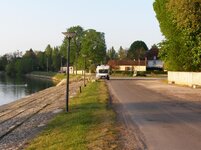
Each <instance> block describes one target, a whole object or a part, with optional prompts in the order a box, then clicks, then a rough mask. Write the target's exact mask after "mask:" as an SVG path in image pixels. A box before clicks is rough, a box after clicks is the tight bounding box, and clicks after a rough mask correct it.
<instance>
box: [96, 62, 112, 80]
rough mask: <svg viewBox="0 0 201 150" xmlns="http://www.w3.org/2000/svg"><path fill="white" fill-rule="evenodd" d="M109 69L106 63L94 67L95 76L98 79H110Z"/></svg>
mask: <svg viewBox="0 0 201 150" xmlns="http://www.w3.org/2000/svg"><path fill="white" fill-rule="evenodd" d="M109 70H110V66H108V65H100V66H97V67H96V78H98V79H102V78H104V79H107V80H109V79H110V76H109Z"/></svg>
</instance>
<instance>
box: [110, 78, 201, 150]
mask: <svg viewBox="0 0 201 150" xmlns="http://www.w3.org/2000/svg"><path fill="white" fill-rule="evenodd" d="M107 83H108V86H109V89H110V91H111V93H112V95H113V96H114V97H116V99H118V101H119V105H121V106H123V107H121V110H120V111H121V112H122V113H123V116H124V122H126V123H127V124H128V126H133V129H136V125H137V128H138V130H139V132H138V133H136V134H138V136H139V137H140V139H141V140H142V142H143V144H144V149H149V150H201V109H200V108H201V103H200V102H199V101H198V102H196V103H195V102H193V101H191V100H188V99H186V100H185V101H184V100H179V98H177V97H176V96H171V94H169V93H168V88H170V89H169V90H172V91H174V88H175V91H176V90H178V87H176V86H170V87H168V88H167V89H166V90H164V91H163V92H162V93H161V92H160V84H161V87H162V86H163V87H166V86H168V85H165V83H164V82H161V83H160V82H159V81H157V82H156V84H158V85H157V87H158V91H156V89H150V88H147V87H146V85H147V86H148V85H149V86H151V85H153V84H155V81H151V80H150V81H149V80H143V79H141V81H140V84H139V81H138V80H110V81H108V82H107ZM182 89H183V90H184V91H183V92H185V90H186V91H189V90H188V87H186V88H184V87H181V89H179V90H178V91H179V92H180V95H181V94H182ZM190 90H192V89H190ZM197 92H201V90H200V91H197ZM184 94H185V93H184ZM184 99H185V96H184ZM133 132H136V130H135V131H133Z"/></svg>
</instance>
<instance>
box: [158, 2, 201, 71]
mask: <svg viewBox="0 0 201 150" xmlns="http://www.w3.org/2000/svg"><path fill="white" fill-rule="evenodd" d="M154 10H155V12H156V17H157V19H158V21H159V24H160V28H161V32H162V33H163V35H164V36H165V37H166V40H165V41H163V42H162V43H160V49H161V50H160V56H161V58H162V59H163V60H164V61H165V63H166V66H167V68H168V69H169V70H180V71H199V70H201V65H200V64H201V2H200V1H196V0H188V1H184V0H156V1H155V2H154Z"/></svg>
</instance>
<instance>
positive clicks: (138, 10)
mask: <svg viewBox="0 0 201 150" xmlns="http://www.w3.org/2000/svg"><path fill="white" fill-rule="evenodd" d="M153 2H154V0H1V1H0V55H3V54H5V53H8V52H14V51H16V50H20V51H25V50H28V49H30V48H32V49H34V50H42V51H43V50H44V49H45V47H46V46H47V44H51V46H59V45H61V43H62V40H63V35H62V34H61V32H63V31H65V30H66V29H67V28H69V27H71V26H75V25H80V26H82V27H83V28H84V29H89V28H93V29H95V30H97V31H100V32H104V33H105V39H106V44H107V49H109V48H111V47H112V46H114V48H115V49H116V50H118V49H119V47H120V46H123V48H129V47H130V45H131V44H132V42H134V41H135V40H143V41H144V42H145V43H146V44H147V46H148V47H149V48H150V47H151V45H153V44H157V43H158V42H160V41H161V40H162V39H163V37H162V35H161V32H160V29H159V25H158V21H157V20H156V18H155V12H154V11H153V7H152V4H153Z"/></svg>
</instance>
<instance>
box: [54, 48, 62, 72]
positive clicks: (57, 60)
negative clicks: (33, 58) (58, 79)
mask: <svg viewBox="0 0 201 150" xmlns="http://www.w3.org/2000/svg"><path fill="white" fill-rule="evenodd" d="M60 58H61V57H60V53H59V48H58V47H55V48H54V49H53V52H52V67H53V70H54V71H58V70H59V68H60Z"/></svg>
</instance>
